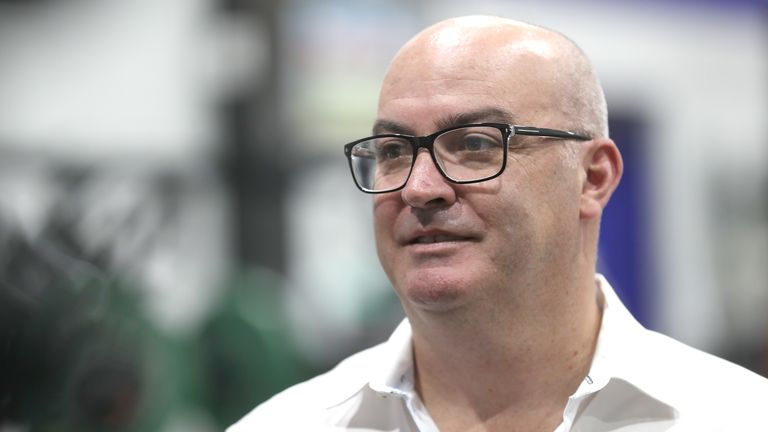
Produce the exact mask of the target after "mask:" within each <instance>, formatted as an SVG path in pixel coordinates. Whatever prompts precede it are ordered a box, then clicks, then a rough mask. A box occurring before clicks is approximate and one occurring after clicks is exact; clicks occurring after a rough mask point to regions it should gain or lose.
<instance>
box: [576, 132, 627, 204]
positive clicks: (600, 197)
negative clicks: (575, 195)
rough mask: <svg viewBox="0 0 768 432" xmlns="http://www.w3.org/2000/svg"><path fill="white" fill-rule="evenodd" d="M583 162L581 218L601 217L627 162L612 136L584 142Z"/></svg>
mask: <svg viewBox="0 0 768 432" xmlns="http://www.w3.org/2000/svg"><path fill="white" fill-rule="evenodd" d="M581 162H582V169H583V170H584V176H583V178H582V188H581V207H580V212H579V215H580V216H581V218H582V219H594V218H599V217H600V215H601V214H602V212H603V208H605V206H606V204H608V200H609V199H610V198H611V194H613V191H614V190H616V187H617V186H618V185H619V180H620V179H621V173H622V172H623V171H624V162H623V161H622V159H621V153H620V152H619V149H618V147H616V144H615V143H614V142H613V140H611V139H610V138H597V139H594V140H592V141H589V142H587V143H585V145H584V147H583V153H582V160H581Z"/></svg>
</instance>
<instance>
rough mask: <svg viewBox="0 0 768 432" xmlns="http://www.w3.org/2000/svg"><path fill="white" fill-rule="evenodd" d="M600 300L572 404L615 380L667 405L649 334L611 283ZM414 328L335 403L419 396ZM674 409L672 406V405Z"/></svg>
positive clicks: (399, 331)
mask: <svg viewBox="0 0 768 432" xmlns="http://www.w3.org/2000/svg"><path fill="white" fill-rule="evenodd" d="M595 280H596V283H597V288H598V295H599V296H600V298H601V300H602V308H603V316H602V322H601V325H600V333H599V335H598V340H597V345H596V347H595V354H594V357H593V359H592V364H591V366H590V370H589V373H588V374H587V376H586V377H585V379H584V380H583V381H582V383H581V385H580V386H579V388H578V389H577V390H576V392H575V393H574V394H573V395H572V396H571V398H570V399H572V400H575V399H581V398H583V397H585V396H588V395H590V394H592V393H595V392H597V391H599V390H601V389H603V388H605V387H606V386H608V385H609V384H610V383H611V381H612V380H621V381H624V382H626V383H629V384H630V385H632V387H634V388H636V389H637V390H638V392H639V393H640V394H641V395H645V396H647V397H650V398H653V399H655V400H657V401H659V402H661V403H663V404H665V405H669V404H668V403H666V402H664V400H662V398H661V397H659V396H658V395H659V394H660V393H662V392H660V391H656V390H655V389H654V388H653V386H652V385H651V384H649V383H650V382H652V380H649V379H647V375H646V373H645V372H644V370H645V368H644V367H643V366H642V364H641V362H642V357H643V354H645V355H647V352H645V351H644V346H645V342H644V340H645V339H646V338H647V332H648V330H646V329H645V328H644V327H643V326H642V325H641V324H640V323H639V322H638V321H637V320H636V319H635V318H634V317H633V316H632V314H631V313H630V312H629V311H628V310H627V308H626V307H625V306H624V304H623V303H622V302H621V300H620V299H619V297H618V296H617V295H616V292H615V291H614V290H613V288H612V287H611V285H610V284H609V283H608V281H607V280H606V279H605V277H603V276H602V275H600V274H597V275H596V276H595ZM411 344H412V334H411V325H410V323H409V322H408V319H404V320H403V321H402V322H401V323H400V324H399V325H398V326H397V328H396V329H395V331H394V332H393V333H392V335H391V336H390V338H389V339H388V340H387V342H385V343H384V344H383V345H382V346H381V347H380V348H381V351H380V352H379V353H378V354H379V355H377V356H376V357H377V358H376V359H375V360H374V361H373V362H372V368H371V369H369V370H367V371H364V374H361V375H357V376H356V377H351V379H350V380H349V381H348V382H347V383H346V384H347V385H345V386H341V387H340V388H339V392H338V393H336V395H335V397H334V398H333V399H332V400H333V404H332V405H331V406H334V405H339V404H341V403H343V402H344V401H346V400H349V399H351V398H352V397H354V396H356V395H357V394H359V393H360V392H363V391H373V392H375V393H378V394H380V395H382V396H386V395H392V396H398V397H401V398H404V399H411V398H413V396H414V374H413V347H412V345H411ZM669 406H670V407H671V405H669Z"/></svg>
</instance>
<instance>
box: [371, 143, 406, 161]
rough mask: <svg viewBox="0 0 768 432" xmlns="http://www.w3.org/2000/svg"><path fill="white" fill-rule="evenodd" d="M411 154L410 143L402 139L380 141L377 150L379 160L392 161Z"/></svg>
mask: <svg viewBox="0 0 768 432" xmlns="http://www.w3.org/2000/svg"><path fill="white" fill-rule="evenodd" d="M409 155H410V151H409V148H408V145H407V144H406V143H404V142H402V141H386V142H383V143H380V145H379V149H378V151H377V156H378V159H379V160H382V161H391V160H395V159H399V158H402V157H407V156H409Z"/></svg>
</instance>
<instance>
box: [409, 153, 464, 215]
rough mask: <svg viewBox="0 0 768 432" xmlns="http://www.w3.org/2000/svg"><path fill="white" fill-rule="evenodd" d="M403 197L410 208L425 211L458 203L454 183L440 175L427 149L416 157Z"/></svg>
mask: <svg viewBox="0 0 768 432" xmlns="http://www.w3.org/2000/svg"><path fill="white" fill-rule="evenodd" d="M401 195H402V198H403V201H404V202H405V203H406V204H408V205H409V206H411V207H415V208H423V209H429V208H435V207H442V206H448V205H451V204H453V202H454V201H456V191H455V190H454V185H453V183H451V182H449V181H448V180H447V179H446V178H445V177H443V175H442V174H440V172H439V171H438V169H437V167H436V166H435V163H434V162H433V161H432V158H431V157H430V156H429V152H428V151H427V150H426V149H421V151H420V152H419V153H418V154H417V155H416V160H415V161H414V162H413V169H411V176H410V177H409V178H408V182H407V183H406V184H405V187H403V189H402V191H401Z"/></svg>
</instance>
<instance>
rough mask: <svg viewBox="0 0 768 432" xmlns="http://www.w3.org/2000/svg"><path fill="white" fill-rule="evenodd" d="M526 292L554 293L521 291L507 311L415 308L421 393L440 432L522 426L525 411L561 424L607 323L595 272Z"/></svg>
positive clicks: (535, 420) (536, 420)
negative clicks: (567, 283) (603, 320)
mask: <svg viewBox="0 0 768 432" xmlns="http://www.w3.org/2000/svg"><path fill="white" fill-rule="evenodd" d="M571 282H572V283H573V282H576V281H571ZM534 288H535V289H536V290H537V291H531V290H532V289H534ZM526 292H539V293H540V292H544V293H546V292H550V293H552V294H553V295H532V296H523V299H521V300H520V301H519V302H517V303H515V305H514V306H513V307H512V308H511V310H510V309H503V313H500V312H499V310H498V309H496V308H494V307H488V308H472V307H467V308H461V309H459V310H455V311H451V312H450V313H437V314H430V313H420V312H417V311H409V314H408V315H409V318H410V319H411V325H412V327H413V338H414V342H413V343H414V360H415V364H416V370H417V375H416V378H417V379H416V381H417V383H416V384H417V391H418V392H419V394H420V396H421V398H422V399H423V401H424V404H425V405H426V406H427V408H428V409H429V411H430V413H431V414H432V416H433V417H434V418H435V419H436V421H438V424H439V426H440V427H441V430H451V429H456V430H470V428H471V426H472V425H484V426H489V425H491V424H493V423H495V424H497V426H498V427H499V429H504V428H506V427H508V426H509V424H508V423H504V419H505V418H506V419H514V421H515V425H516V427H519V423H520V421H521V419H524V418H525V416H529V417H530V422H529V423H530V424H535V425H536V426H537V427H541V426H544V424H543V423H542V422H555V423H554V424H553V425H552V427H551V428H549V429H550V430H552V429H554V428H555V427H556V426H557V424H558V423H559V420H560V418H561V416H562V411H563V408H564V407H565V404H566V403H567V400H568V397H569V396H570V395H571V394H573V393H574V392H575V391H576V389H577V388H578V386H579V384H580V383H581V381H582V380H583V379H584V377H585V375H586V374H587V372H588V371H589V366H590V364H591V361H592V356H593V353H594V348H595V343H596V339H597V334H598V331H599V327H600V321H601V309H600V306H599V304H598V301H597V296H596V289H595V283H594V277H593V275H591V274H590V275H589V277H588V278H583V280H581V281H578V282H577V286H562V287H554V286H547V287H527V288H526ZM528 297H530V298H528ZM494 306H496V305H494ZM505 307H506V308H509V305H505ZM478 309H484V310H478ZM531 311H535V312H531ZM441 417H442V420H443V421H441ZM547 419H548V420H547ZM441 423H442V424H441Z"/></svg>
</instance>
